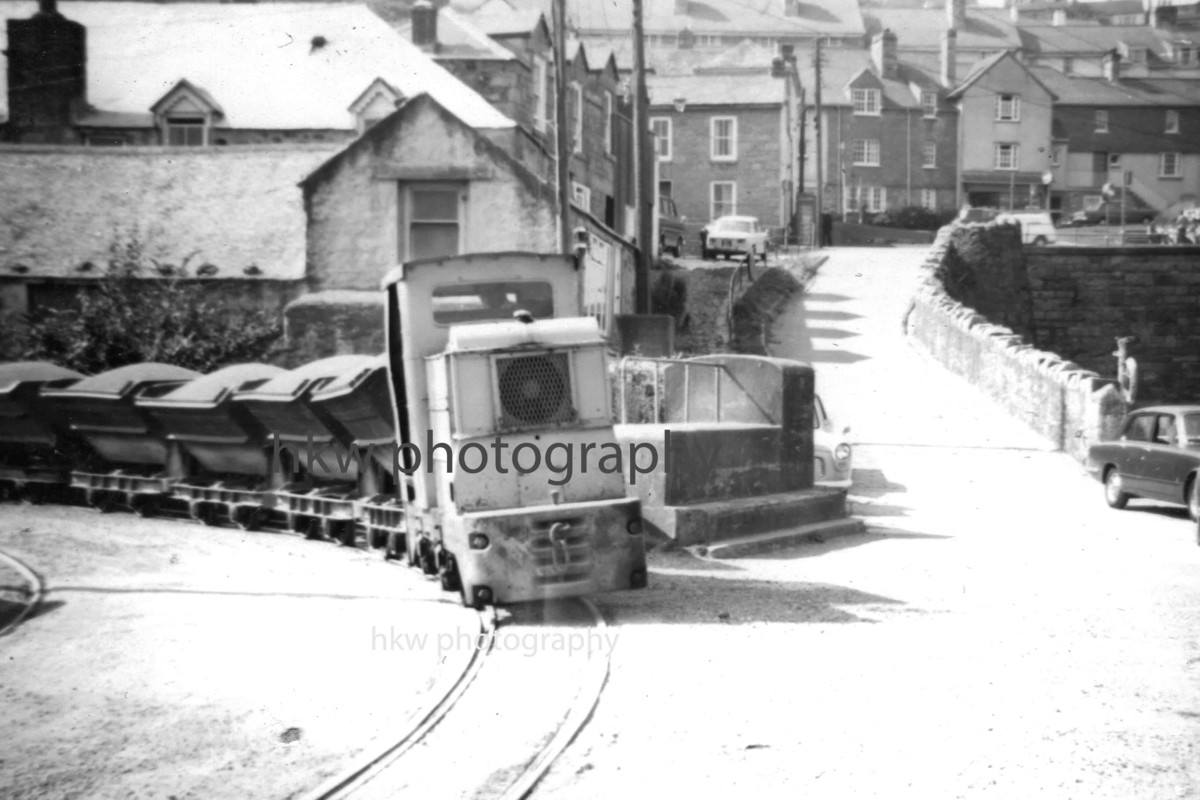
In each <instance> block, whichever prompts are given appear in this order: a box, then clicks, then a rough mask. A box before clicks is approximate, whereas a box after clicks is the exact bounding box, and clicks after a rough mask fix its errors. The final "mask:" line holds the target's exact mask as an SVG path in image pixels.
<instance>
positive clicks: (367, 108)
mask: <svg viewBox="0 0 1200 800" xmlns="http://www.w3.org/2000/svg"><path fill="white" fill-rule="evenodd" d="M403 99H404V95H402V94H400V92H398V91H396V89H394V88H393V87H392V86H391V84H389V83H388V82H387V81H385V80H383V79H382V78H376V79H375V80H374V81H372V82H371V85H370V86H368V87H367V90H366V91H365V92H363V93H362V94H360V95H359V96H358V98H357V99H356V100H355V101H354V102H353V103H351V104H350V113H351V114H352V115H353V117H354V128H355V130H357V131H358V132H359V134H360V135H361V134H363V133H366V132H367V131H369V130H370V129H371V128H372V127H374V126H375V125H376V124H378V123H379V121H380V120H382V119H384V118H386V117H389V116H391V114H392V113H393V112H395V110H396V107H397V106H398V105H399V104H400V102H401V101H402V100H403Z"/></svg>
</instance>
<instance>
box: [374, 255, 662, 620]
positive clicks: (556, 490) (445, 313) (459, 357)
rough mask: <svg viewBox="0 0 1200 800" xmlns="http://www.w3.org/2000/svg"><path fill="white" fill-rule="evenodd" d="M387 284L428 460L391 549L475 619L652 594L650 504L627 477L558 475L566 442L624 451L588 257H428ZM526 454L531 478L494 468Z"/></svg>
mask: <svg viewBox="0 0 1200 800" xmlns="http://www.w3.org/2000/svg"><path fill="white" fill-rule="evenodd" d="M384 286H385V288H386V290H387V343H388V358H389V371H390V375H391V386H392V395H393V401H394V406H395V411H396V431H397V433H398V436H397V438H398V440H399V442H401V443H407V444H409V445H410V446H415V447H413V449H415V450H417V451H420V450H422V449H423V450H425V451H426V452H421V453H420V458H421V461H420V463H417V460H416V458H415V455H414V453H413V452H412V451H411V450H410V451H407V452H405V453H403V454H402V455H403V456H404V465H405V469H404V470H403V473H408V474H403V473H402V474H399V475H397V478H398V479H399V480H398V482H399V483H400V486H399V487H398V488H399V489H400V490H401V492H402V496H403V497H404V498H405V500H406V502H405V503H404V506H403V520H402V523H403V524H402V526H401V525H397V526H395V527H394V528H393V529H392V530H391V531H390V532H389V537H388V538H389V541H388V551H389V552H390V553H397V554H399V553H401V552H402V553H403V554H404V555H405V556H407V558H408V560H409V563H410V564H415V565H419V566H421V567H422V568H423V569H424V570H425V571H426V572H427V573H433V572H437V573H438V574H440V576H441V580H442V586H443V588H445V589H447V590H449V591H455V590H457V591H458V592H459V593H460V596H461V597H462V600H463V602H464V603H465V604H466V605H473V606H477V607H478V606H481V605H484V604H497V603H508V602H520V601H526V600H540V599H548V598H559V597H570V596H575V595H584V594H592V593H596V592H604V591H610V590H617V589H637V588H643V587H645V586H646V556H645V548H644V542H643V540H642V535H641V534H642V520H641V506H640V503H639V501H638V500H637V499H634V498H628V497H626V493H625V483H624V477H623V476H622V475H620V474H615V473H605V472H601V471H598V470H595V469H593V470H591V471H588V472H584V471H582V470H577V471H576V472H575V473H574V474H573V475H569V476H564V475H563V474H562V473H561V472H556V471H553V470H552V469H551V468H550V464H549V451H550V449H551V448H552V447H553V446H554V445H559V450H560V453H562V452H563V450H562V448H574V449H575V450H576V451H578V450H582V449H583V448H584V446H591V447H593V448H595V447H602V446H603V445H605V444H615V442H616V437H615V434H614V430H613V423H612V419H613V417H612V410H611V407H610V403H611V399H610V398H611V393H610V391H609V388H608V346H607V342H606V341H605V339H604V337H603V336H602V335H601V332H600V329H599V326H598V325H597V323H596V321H595V320H594V319H593V318H591V317H585V316H583V315H582V314H581V302H580V296H581V286H580V273H579V270H578V263H577V261H576V259H574V258H571V257H569V256H558V255H541V254H533V253H489V254H474V255H466V256H457V257H452V258H435V259H424V260H420V261H412V262H408V263H405V264H403V265H401V266H400V267H399V268H397V269H396V270H393V272H392V273H391V274H390V275H389V276H388V277H387V279H386V280H385V281H384ZM522 445H530V446H531V447H530V448H527V449H531V450H533V451H535V452H536V455H537V456H538V458H537V463H536V465H535V464H534V463H533V461H532V459H533V456H534V453H530V455H529V459H530V460H527V461H526V462H525V467H526V469H518V468H517V466H518V465H517V464H515V463H512V462H511V461H510V462H509V463H508V464H501V463H499V461H498V460H497V461H494V462H492V463H490V464H488V463H483V461H484V460H486V457H487V455H486V454H487V452H488V451H489V450H490V451H491V452H492V453H495V454H496V458H497V459H499V458H500V455H499V454H500V452H501V449H504V450H505V451H506V452H507V453H510V454H513V455H514V456H515V451H516V450H517V449H518V448H519V447H521V446H522ZM468 451H471V452H470V453H468ZM481 459H482V460H481ZM560 463H561V459H560ZM464 466H466V467H467V468H466V469H464ZM564 477H565V478H567V479H564Z"/></svg>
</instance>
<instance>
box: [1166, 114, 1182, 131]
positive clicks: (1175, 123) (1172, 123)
mask: <svg viewBox="0 0 1200 800" xmlns="http://www.w3.org/2000/svg"><path fill="white" fill-rule="evenodd" d="M1166 132H1167V133H1179V112H1178V111H1167V127H1166Z"/></svg>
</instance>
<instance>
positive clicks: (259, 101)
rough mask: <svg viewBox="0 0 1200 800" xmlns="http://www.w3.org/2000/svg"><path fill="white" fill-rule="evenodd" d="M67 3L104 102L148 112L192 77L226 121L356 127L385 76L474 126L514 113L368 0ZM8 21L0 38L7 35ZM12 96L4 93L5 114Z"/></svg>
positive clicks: (91, 94)
mask: <svg viewBox="0 0 1200 800" xmlns="http://www.w3.org/2000/svg"><path fill="white" fill-rule="evenodd" d="M0 8H2V10H3V13H4V15H5V17H6V18H8V19H14V18H15V19H26V18H29V17H30V16H32V15H33V13H34V12H36V11H37V4H36V3H35V2H30V1H29V0H19V1H18V2H4V3H3V4H2V5H0ZM58 8H59V11H60V12H61V13H62V14H63V15H64V16H66V17H67V18H68V19H71V20H75V21H76V22H79V23H81V24H83V25H84V26H86V28H87V48H88V64H87V76H88V85H87V95H88V97H87V99H88V102H89V104H90V105H91V106H92V107H93V108H94V109H95V110H97V111H100V112H105V113H120V114H146V113H148V112H149V110H150V107H151V106H153V105H154V103H155V102H156V101H158V100H159V99H160V98H161V97H162V96H163V95H164V94H166V93H167V92H168V91H169V90H170V89H171V88H172V87H173V86H175V84H176V83H178V82H179V81H180V80H181V79H186V80H188V81H189V82H190V83H192V84H193V85H195V86H197V87H199V88H200V89H202V90H204V91H206V92H207V93H208V94H209V95H210V96H211V97H212V98H213V99H214V100H215V101H216V102H218V103H219V104H220V105H221V107H222V108H223V109H224V111H225V118H224V120H223V121H222V122H221V124H223V125H225V126H228V127H231V128H246V129H266V130H291V129H303V128H331V129H341V130H352V129H353V128H354V119H353V117H352V116H351V114H350V112H349V110H348V108H349V106H350V104H351V103H352V102H353V101H354V99H355V98H356V97H358V96H359V94H361V93H362V91H363V90H364V89H365V88H366V87H367V86H368V85H370V83H371V81H373V80H374V79H375V78H377V77H379V78H383V79H384V80H386V81H387V82H388V83H390V84H391V85H393V86H395V87H396V88H397V89H399V90H400V91H401V92H403V93H404V94H405V95H407V96H413V95H415V94H417V93H419V92H422V91H424V92H428V93H430V94H432V95H434V96H435V97H437V99H438V101H439V102H440V103H441V104H442V105H444V106H445V107H446V108H448V109H450V110H451V111H452V112H453V113H454V114H455V115H456V116H458V117H459V118H460V119H462V120H463V121H465V122H467V124H469V125H471V126H473V127H477V128H511V127H513V126H514V124H515V123H513V122H512V120H509V119H508V118H507V117H505V116H504V115H503V114H501V113H500V112H499V111H497V110H496V109H495V108H493V107H492V106H491V105H490V104H489V103H488V102H487V101H486V100H485V99H484V98H483V97H481V96H480V95H479V94H477V93H476V92H475V91H474V90H472V89H470V88H469V87H467V86H466V85H465V84H463V83H462V82H460V81H459V80H457V79H456V78H454V76H452V75H451V74H450V73H449V72H447V71H446V70H445V69H443V68H442V67H440V66H438V65H437V64H436V63H435V62H434V61H433V60H432V59H430V58H429V57H428V56H427V55H425V54H424V53H422V52H421V51H420V49H419V48H417V47H416V46H415V45H413V44H412V42H411V41H408V40H406V39H405V38H404V37H402V36H400V35H399V34H397V33H396V31H395V30H393V29H392V28H391V26H390V25H388V23H386V22H384V21H383V20H382V19H380V18H379V17H378V16H376V15H375V14H374V13H372V12H371V10H370V9H369V8H367V7H366V6H365V5H358V4H355V3H319V2H313V3H262V4H256V3H219V4H218V3H169V4H159V3H137V2H62V3H59V6H58ZM5 27H6V26H4V25H0V48H2V47H7V31H6V30H5ZM316 37H322V38H323V40H324V42H325V44H324V45H323V46H319V45H317V43H318V42H320V41H321V39H318V38H316ZM6 69H7V60H6V59H0V85H7V84H6V75H5V73H6ZM7 102H8V101H7V94H6V93H0V115H6V114H7Z"/></svg>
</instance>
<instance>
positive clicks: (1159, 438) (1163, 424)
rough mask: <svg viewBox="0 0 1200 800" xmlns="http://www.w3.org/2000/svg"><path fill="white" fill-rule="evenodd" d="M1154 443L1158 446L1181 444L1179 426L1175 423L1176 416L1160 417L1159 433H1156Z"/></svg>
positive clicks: (1160, 415) (1166, 415)
mask: <svg viewBox="0 0 1200 800" xmlns="http://www.w3.org/2000/svg"><path fill="white" fill-rule="evenodd" d="M1154 441H1155V442H1156V443H1158V444H1170V445H1178V444H1179V426H1178V425H1177V424H1176V423H1175V415H1174V414H1159V415H1158V431H1157V432H1156V433H1155V436H1154Z"/></svg>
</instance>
